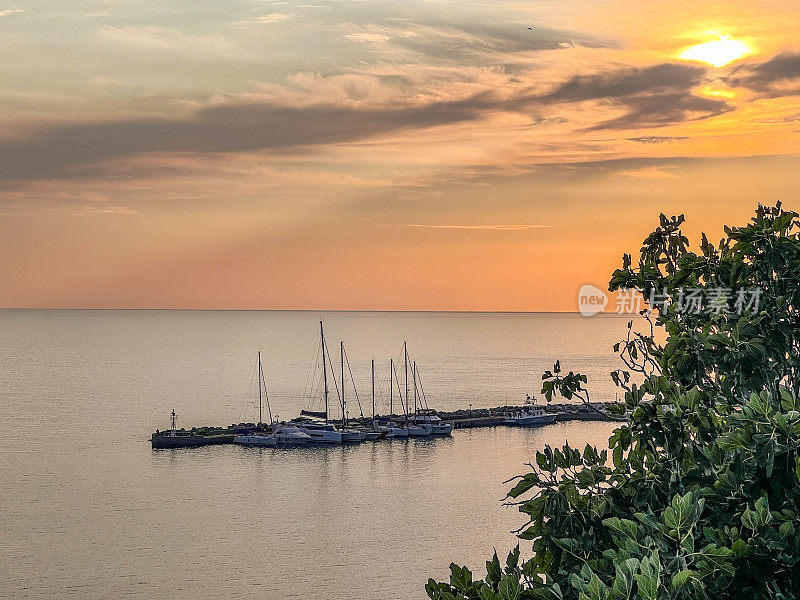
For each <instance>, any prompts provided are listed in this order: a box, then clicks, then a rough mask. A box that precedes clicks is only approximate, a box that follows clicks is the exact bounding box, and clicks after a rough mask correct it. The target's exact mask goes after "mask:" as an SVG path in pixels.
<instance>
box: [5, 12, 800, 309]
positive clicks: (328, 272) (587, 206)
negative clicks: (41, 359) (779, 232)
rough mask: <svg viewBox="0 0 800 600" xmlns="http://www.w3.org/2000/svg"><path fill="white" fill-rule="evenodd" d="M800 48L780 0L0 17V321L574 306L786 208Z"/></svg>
mask: <svg viewBox="0 0 800 600" xmlns="http://www.w3.org/2000/svg"><path fill="white" fill-rule="evenodd" d="M798 31H800V4H798V3H797V2H796V1H795V0H792V1H785V2H777V1H776V2H768V1H756V0H747V1H742V0H733V1H727V2H719V3H716V2H697V1H696V0H693V1H691V2H690V1H682V0H681V1H664V2H641V1H631V0H617V1H613V2H609V1H599V0H549V1H527V2H513V1H506V2H502V1H497V2H496V1H492V0H486V1H482V2H475V1H471V2H460V1H458V2H457V1H451V0H441V1H419V0H402V1H400V0H390V1H371V0H364V1H341V0H333V1H326V0H309V2H308V3H306V2H296V1H270V0H215V1H213V2H211V1H201V0H192V1H189V0H175V1H168V0H140V1H137V2H133V1H128V0H116V1H114V0H108V1H99V0H98V1H81V2H55V1H30V2H25V1H20V2H15V1H14V0H11V1H10V2H8V1H4V2H2V3H0V55H1V56H2V61H1V62H0V71H1V72H2V76H0V278H2V279H1V281H2V286H1V287H0V306H2V307H52V308H58V307H81V308H220V309H222V308H286V309H289V308H298V309H325V308H328V309H387V310H391V309H454V310H568V311H572V310H576V295H577V290H578V288H579V287H580V286H581V285H582V284H585V283H594V284H597V285H600V286H601V287H604V284H605V283H606V282H607V281H608V279H609V276H610V273H611V271H612V270H613V269H614V268H615V267H616V266H618V264H619V262H620V257H621V254H622V253H623V252H624V251H629V252H630V251H634V252H635V251H636V250H637V249H638V248H639V246H640V244H641V241H642V239H643V237H644V236H645V235H646V233H647V232H649V231H650V230H652V228H653V227H655V225H656V224H657V217H658V213H659V212H667V213H671V214H677V213H681V212H683V213H685V214H686V216H687V221H688V223H689V226H688V228H687V230H688V232H689V233H690V234H691V235H696V234H697V233H698V232H699V231H700V230H706V231H708V232H709V233H710V234H711V238H712V239H718V238H719V236H720V235H721V226H722V224H723V223H730V224H739V223H742V222H743V221H745V220H746V219H747V218H749V216H750V214H751V213H752V212H753V210H754V208H755V205H756V203H757V202H763V203H774V202H775V201H776V200H782V201H783V202H784V204H785V205H787V206H788V207H790V208H794V209H797V208H798V207H800V197H799V196H800V194H798V184H800V160H798V158H800V146H799V145H798V142H799V141H800V133H799V132H798V125H799V124H800V40H798V37H797V33H798ZM701 44H707V45H703V46H700V45H701Z"/></svg>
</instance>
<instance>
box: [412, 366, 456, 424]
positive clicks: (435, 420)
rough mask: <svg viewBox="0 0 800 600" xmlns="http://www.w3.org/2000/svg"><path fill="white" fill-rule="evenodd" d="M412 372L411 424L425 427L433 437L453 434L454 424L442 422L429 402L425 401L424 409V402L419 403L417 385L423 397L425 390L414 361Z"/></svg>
mask: <svg viewBox="0 0 800 600" xmlns="http://www.w3.org/2000/svg"><path fill="white" fill-rule="evenodd" d="M412 372H413V374H414V415H413V416H412V417H411V422H412V423H413V424H414V425H415V426H421V427H425V428H426V429H427V430H428V431H429V432H430V433H429V435H433V436H448V435H450V434H451V433H452V432H453V423H446V422H445V421H442V420H441V419H440V418H439V416H438V415H437V414H436V411H435V410H431V409H429V408H428V401H427V400H425V402H424V408H423V407H422V402H418V398H419V395H418V392H417V384H419V390H421V391H422V395H423V396H422V397H423V398H424V397H425V390H424V389H422V381H421V380H420V378H419V371H418V369H417V361H414V363H413V368H412Z"/></svg>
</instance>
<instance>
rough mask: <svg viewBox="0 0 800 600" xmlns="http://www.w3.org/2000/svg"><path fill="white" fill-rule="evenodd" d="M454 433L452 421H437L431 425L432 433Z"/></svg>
mask: <svg viewBox="0 0 800 600" xmlns="http://www.w3.org/2000/svg"><path fill="white" fill-rule="evenodd" d="M451 433H453V424H452V423H437V424H436V425H432V426H431V435H435V436H440V437H442V436H448V435H450V434H451Z"/></svg>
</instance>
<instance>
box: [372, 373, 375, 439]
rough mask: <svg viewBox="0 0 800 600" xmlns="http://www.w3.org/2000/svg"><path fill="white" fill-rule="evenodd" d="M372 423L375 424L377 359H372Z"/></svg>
mask: <svg viewBox="0 0 800 600" xmlns="http://www.w3.org/2000/svg"><path fill="white" fill-rule="evenodd" d="M372 421H373V425H374V424H375V423H374V422H375V359H374V358H373V359H372Z"/></svg>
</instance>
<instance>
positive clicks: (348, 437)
mask: <svg viewBox="0 0 800 600" xmlns="http://www.w3.org/2000/svg"><path fill="white" fill-rule="evenodd" d="M319 334H320V344H321V347H322V379H323V382H324V383H323V385H324V388H323V389H324V392H323V393H324V396H325V420H324V421H318V420H315V419H308V418H301V419H296V420H295V421H293V422H292V423H293V424H294V425H295V426H296V427H297V428H298V429H299V430H300V431H302V432H303V433H306V434H308V435H309V436H310V437H311V443H313V444H344V443H353V442H360V441H362V440H363V438H362V437H361V434H360V433H359V432H358V431H356V430H354V429H349V428H347V426H346V425H347V417H346V412H345V403H344V356H342V398H341V408H342V425H341V427H339V428H338V429H337V428H336V427H335V426H334V425H333V424H332V423H330V422H329V420H328V419H329V411H328V394H329V390H328V361H329V360H330V356H329V355H328V351H327V348H326V345H325V330H324V329H323V325H322V321H320V322H319ZM331 371H333V368H332V366H331Z"/></svg>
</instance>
